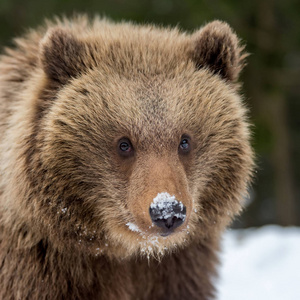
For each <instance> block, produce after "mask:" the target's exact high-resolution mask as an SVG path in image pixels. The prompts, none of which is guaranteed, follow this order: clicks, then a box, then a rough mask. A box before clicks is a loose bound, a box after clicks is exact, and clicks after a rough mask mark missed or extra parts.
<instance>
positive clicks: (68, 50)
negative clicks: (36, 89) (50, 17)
mask: <svg viewBox="0 0 300 300" xmlns="http://www.w3.org/2000/svg"><path fill="white" fill-rule="evenodd" d="M86 56H87V54H86V47H85V45H84V43H83V42H81V41H79V40H77V39H76V38H75V37H74V36H73V35H72V34H71V33H70V32H68V31H66V30H64V29H61V28H54V29H50V30H49V31H48V32H47V33H46V35H45V37H44V38H43V39H42V41H41V43H40V61H41V64H42V68H43V69H44V72H45V73H46V75H47V76H48V78H49V79H52V80H55V81H58V82H59V83H61V84H65V83H66V82H67V81H68V80H69V79H70V78H72V77H75V76H76V75H78V74H79V73H80V72H81V71H83V70H84V69H86V68H87V65H86V64H85V62H84V58H85V57H86Z"/></svg>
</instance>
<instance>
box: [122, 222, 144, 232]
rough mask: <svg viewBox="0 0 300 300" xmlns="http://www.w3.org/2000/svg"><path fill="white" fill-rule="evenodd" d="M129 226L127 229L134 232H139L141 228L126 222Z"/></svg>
mask: <svg viewBox="0 0 300 300" xmlns="http://www.w3.org/2000/svg"><path fill="white" fill-rule="evenodd" d="M126 225H127V226H128V228H129V230H131V231H134V232H141V230H140V229H139V228H138V226H137V225H136V224H134V223H131V222H128V223H127V224H126Z"/></svg>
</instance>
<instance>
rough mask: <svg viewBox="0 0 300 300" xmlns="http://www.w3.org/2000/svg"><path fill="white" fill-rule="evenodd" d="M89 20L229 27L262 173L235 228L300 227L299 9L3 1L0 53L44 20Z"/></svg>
mask: <svg viewBox="0 0 300 300" xmlns="http://www.w3.org/2000/svg"><path fill="white" fill-rule="evenodd" d="M74 12H86V13H88V14H90V15H94V14H100V15H105V16H107V17H109V18H111V19H113V20H133V21H135V22H138V23H156V24H161V25H174V26H176V25H178V26H179V27H180V28H182V29H184V30H188V31H193V30H195V29H197V28H199V27H200V26H202V25H203V24H205V23H206V22H209V21H211V20H214V19H220V20H224V21H226V22H228V23H229V24H230V25H231V26H232V27H233V28H234V30H235V31H236V32H237V34H238V36H239V37H240V38H241V39H242V41H243V43H244V44H246V51H247V52H249V53H250V56H249V57H248V65H247V66H246V68H245V69H244V71H243V73H242V76H241V81H242V82H243V83H244V85H243V90H242V92H243V94H244V98H245V102H246V103H247V106H248V107H249V109H250V118H251V121H252V123H253V125H254V126H253V140H252V143H253V146H254V148H255V150H256V154H257V173H256V176H255V180H254V184H253V188H252V190H251V191H250V195H251V197H250V199H249V201H248V205H247V208H246V210H245V212H244V213H243V215H242V216H241V217H239V218H238V219H237V220H236V222H235V223H234V224H233V226H234V227H236V228H245V227H250V226H251V227H252V226H262V225H265V224H278V225H282V226H287V225H300V186H299V183H300V99H299V97H300V1H297V0H285V1H281V0H244V1H238V0H228V1H217V0H203V1H201V0H185V1H183V0H132V1H125V0H106V1H100V0H98V1H97V0H84V1H83V0H47V1H40V0H27V1H24V0H0V47H1V50H2V49H3V47H5V46H9V45H12V38H13V37H16V36H18V35H20V34H22V33H23V32H24V30H25V29H27V28H29V27H35V26H37V25H39V24H41V23H42V22H43V20H44V18H45V17H47V18H51V17H53V15H62V14H64V15H72V14H73V13H74Z"/></svg>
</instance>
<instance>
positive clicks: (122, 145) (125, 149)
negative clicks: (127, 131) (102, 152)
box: [118, 138, 133, 157]
mask: <svg viewBox="0 0 300 300" xmlns="http://www.w3.org/2000/svg"><path fill="white" fill-rule="evenodd" d="M118 150H119V154H120V155H121V156H125V157H127V156H130V155H132V153H133V147H132V144H131V142H130V140H129V139H127V138H122V139H120V140H119V142H118Z"/></svg>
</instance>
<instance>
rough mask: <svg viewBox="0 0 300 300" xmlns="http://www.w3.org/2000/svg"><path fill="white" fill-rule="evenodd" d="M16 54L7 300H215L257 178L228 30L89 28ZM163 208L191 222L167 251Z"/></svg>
mask: <svg viewBox="0 0 300 300" xmlns="http://www.w3.org/2000/svg"><path fill="white" fill-rule="evenodd" d="M15 43H16V46H15V48H9V49H6V50H5V54H4V55H2V57H1V60H0V172H1V173H0V227H1V228H0V299H6V300H9V299H39V300H42V299H122V300H126V299H190V300H191V299H211V298H213V297H214V295H215V291H214V287H213V280H214V277H215V275H216V265H217V251H218V247H219V246H218V243H219V239H220V234H221V233H222V231H223V230H224V228H225V227H226V226H227V225H228V224H229V222H230V221H231V219H232V218H233V216H234V215H236V214H237V213H239V211H240V210H241V207H242V199H243V197H244V196H245V194H246V192H247V186H248V184H249V181H250V177H251V172H252V168H253V154H252V150H251V147H250V144H249V139H250V138H249V136H250V134H249V129H248V122H247V118H246V115H245V114H246V109H245V107H244V105H243V103H242V100H241V98H240V96H239V87H238V83H237V79H238V75H239V72H240V70H241V69H242V67H243V61H244V57H245V54H243V47H241V46H240V44H239V41H238V39H237V37H236V35H235V34H234V33H233V32H232V30H231V28H230V27H229V26H228V25H227V24H225V23H223V22H220V21H214V22H212V23H209V24H207V25H206V26H204V27H203V28H200V29H199V30H198V31H196V32H194V33H193V34H188V33H184V32H180V31H178V30H177V29H170V28H169V29H164V28H158V27H155V26H151V25H147V26H140V25H134V24H131V23H120V24H114V23H112V22H110V21H108V20H105V19H98V18H95V19H94V20H92V21H88V19H87V18H86V17H84V16H82V17H76V18H73V19H72V20H67V19H63V20H56V21H54V22H47V23H46V25H45V26H44V27H42V28H39V29H38V30H33V31H29V32H28V33H27V34H26V35H25V36H24V37H23V38H19V39H16V40H15ZM184 139H185V141H183V140H184ZM122 140H123V141H124V140H125V144H122V145H121V144H120V143H121V142H120V141H122ZM126 143H127V144H126ZM182 143H188V150H182V149H183V148H184V147H182ZM127 146H129V148H127ZM122 147H123V150H122V149H121V148H122ZM124 147H125V148H124ZM124 149H125V150H124ZM126 149H127V150H126ZM162 193H168V194H164V195H169V196H170V197H171V196H174V197H173V198H176V200H178V203H179V202H180V203H181V204H182V205H184V207H186V217H185V219H184V223H183V224H182V225H181V226H179V227H178V228H176V229H175V230H173V231H172V232H171V233H172V234H169V235H168V236H164V235H163V234H162V231H161V229H160V228H159V227H158V226H156V225H154V224H152V220H151V217H150V214H149V207H150V206H151V203H152V202H153V201H154V200H153V199H154V198H155V197H157V195H161V194H162ZM169 196H168V197H169ZM174 220H176V218H175V219H174ZM169 233H170V232H169Z"/></svg>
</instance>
